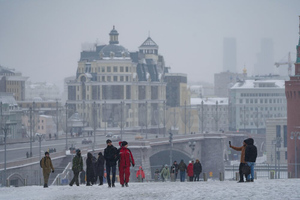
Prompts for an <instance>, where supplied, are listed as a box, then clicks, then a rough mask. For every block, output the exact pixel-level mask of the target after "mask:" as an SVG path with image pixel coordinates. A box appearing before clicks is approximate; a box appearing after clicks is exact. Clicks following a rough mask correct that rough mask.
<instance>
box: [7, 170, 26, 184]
mask: <svg viewBox="0 0 300 200" xmlns="http://www.w3.org/2000/svg"><path fill="white" fill-rule="evenodd" d="M6 185H7V186H8V187H9V186H10V185H13V186H15V187H19V186H26V180H25V178H23V177H22V176H21V174H19V173H17V172H16V173H13V174H11V175H9V176H8V177H7V179H6Z"/></svg>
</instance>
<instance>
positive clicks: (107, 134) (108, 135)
mask: <svg viewBox="0 0 300 200" xmlns="http://www.w3.org/2000/svg"><path fill="white" fill-rule="evenodd" d="M105 136H106V137H112V136H113V134H112V133H106V135H105Z"/></svg>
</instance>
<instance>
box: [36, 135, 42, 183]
mask: <svg viewBox="0 0 300 200" xmlns="http://www.w3.org/2000/svg"><path fill="white" fill-rule="evenodd" d="M37 137H38V139H39V160H41V159H42V155H41V151H42V137H43V135H42V134H40V133H39V134H37ZM41 172H42V170H41V169H40V170H39V180H40V185H41V183H42V174H41Z"/></svg>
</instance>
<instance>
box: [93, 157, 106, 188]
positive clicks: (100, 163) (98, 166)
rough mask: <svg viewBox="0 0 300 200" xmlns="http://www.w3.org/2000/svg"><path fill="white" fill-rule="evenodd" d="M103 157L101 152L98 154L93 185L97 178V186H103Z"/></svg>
mask: <svg viewBox="0 0 300 200" xmlns="http://www.w3.org/2000/svg"><path fill="white" fill-rule="evenodd" d="M104 161H105V160H104V157H103V155H102V152H99V153H98V159H97V162H96V170H95V171H96V173H95V175H96V179H95V183H97V179H98V177H99V181H100V183H99V185H103V176H104Z"/></svg>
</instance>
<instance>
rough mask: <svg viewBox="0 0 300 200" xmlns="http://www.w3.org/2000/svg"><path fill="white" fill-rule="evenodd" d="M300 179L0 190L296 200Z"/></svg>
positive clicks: (71, 199)
mask: <svg viewBox="0 0 300 200" xmlns="http://www.w3.org/2000/svg"><path fill="white" fill-rule="evenodd" d="M299 186H300V179H272V180H271V179H262V180H255V182H253V183H237V182H236V181H222V182H221V181H217V180H215V181H214V180H208V181H207V182H204V181H201V182H165V183H162V182H148V183H129V187H128V188H126V187H124V188H122V187H121V186H120V185H119V184H116V187H115V188H108V187H107V185H103V186H98V185H97V186H96V185H94V186H90V187H87V186H85V185H80V186H79V187H78V186H73V187H70V186H68V185H67V186H50V187H49V188H43V187H42V186H27V187H17V188H15V187H10V188H0V199H1V200H2V199H3V200H20V199H24V200H43V199H47V200H76V199H78V200H79V199H80V200H84V199H88V200H94V199H97V200H99V199H124V200H127V199H128V200H132V199H136V200H142V199H149V200H150V199H151V200H153V199H167V200H171V199H172V200H174V199H180V200H183V199H188V200H191V199H213V200H215V199H267V200H271V199H272V200H274V199H300V189H299Z"/></svg>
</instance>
